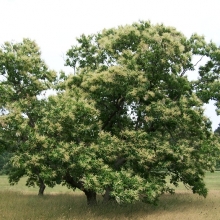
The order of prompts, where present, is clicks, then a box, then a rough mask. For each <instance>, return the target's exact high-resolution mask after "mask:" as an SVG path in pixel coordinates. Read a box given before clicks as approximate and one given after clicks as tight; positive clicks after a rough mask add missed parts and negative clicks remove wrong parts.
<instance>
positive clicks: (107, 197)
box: [103, 187, 115, 204]
mask: <svg viewBox="0 0 220 220" xmlns="http://www.w3.org/2000/svg"><path fill="white" fill-rule="evenodd" d="M110 193H111V187H107V188H106V190H105V194H104V195H103V203H104V204H108V203H109V202H114V201H115V198H114V197H113V196H111V195H110Z"/></svg>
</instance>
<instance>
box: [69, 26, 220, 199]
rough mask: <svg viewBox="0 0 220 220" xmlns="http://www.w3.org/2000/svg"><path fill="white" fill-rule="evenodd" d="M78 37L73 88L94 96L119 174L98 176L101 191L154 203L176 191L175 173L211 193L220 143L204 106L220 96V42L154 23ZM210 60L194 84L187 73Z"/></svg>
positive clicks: (72, 53) (108, 156)
mask: <svg viewBox="0 0 220 220" xmlns="http://www.w3.org/2000/svg"><path fill="white" fill-rule="evenodd" d="M77 40H78V44H77V45H76V46H73V47H72V48H71V49H70V50H69V51H68V52H67V59H66V65H69V66H72V67H73V68H74V71H75V74H74V75H73V76H69V77H68V78H69V79H68V82H67V84H66V85H67V88H68V89H70V90H71V88H72V86H73V89H74V88H75V86H77V87H79V88H80V89H82V90H83V91H85V92H87V93H89V97H90V98H91V99H93V100H95V102H96V104H95V107H96V108H97V109H98V111H99V112H100V120H101V122H102V127H101V128H102V132H105V133H108V135H109V138H110V139H109V142H108V141H101V142H100V143H99V144H98V148H99V150H98V152H97V155H98V158H101V159H102V160H103V161H104V163H105V164H106V165H107V166H108V167H110V168H111V169H112V170H113V171H112V172H111V175H112V176H111V178H107V176H108V175H106V179H105V178H104V177H103V176H102V175H100V177H101V178H99V175H95V177H94V178H96V184H97V189H96V187H94V184H91V186H92V185H93V189H94V191H96V190H98V189H100V188H101V189H102V190H106V193H105V196H104V198H107V199H108V198H109V197H111V196H113V197H114V198H116V199H118V200H120V202H132V201H135V200H140V199H143V200H147V201H148V202H154V201H155V200H156V199H157V197H158V196H159V195H160V194H161V193H163V192H165V191H172V187H168V186H167V182H166V178H167V177H168V176H169V177H170V183H171V184H173V185H174V186H177V185H178V183H179V182H183V183H184V184H185V185H187V186H188V187H189V188H191V189H192V191H193V192H194V193H198V194H200V195H203V196H206V195H207V189H206V187H205V184H204V181H203V178H204V175H205V172H206V171H207V170H211V171H214V169H215V159H216V154H217V153H218V150H219V148H218V146H219V145H218V143H217V142H216V140H215V137H214V136H213V132H212V130H211V122H210V120H209V119H208V118H207V117H205V116H204V109H203V104H204V103H207V102H208V101H209V100H211V99H216V100H217V99H218V97H219V92H218V91H219V90H217V88H219V49H218V48H217V46H216V45H215V44H214V43H212V42H210V43H207V42H205V40H204V37H202V36H198V35H197V34H193V35H192V36H191V37H190V38H186V37H185V36H184V35H183V34H182V33H180V32H178V31H177V30H176V29H175V28H172V27H166V26H164V25H151V24H150V23H149V22H139V23H134V24H133V25H127V26H122V27H118V28H113V29H108V30H103V31H102V32H100V33H98V34H95V35H89V36H85V35H82V36H81V37H80V38H78V39H77ZM203 57H206V60H208V61H206V63H205V64H203V65H201V66H200V68H199V77H198V80H196V81H190V80H189V79H188V77H187V75H188V74H195V72H194V70H195V68H196V66H199V65H200V62H199V61H201V60H202V59H203ZM104 136H105V135H104ZM105 138H106V136H105ZM105 138H104V139H105ZM112 138H113V139H114V140H115V141H116V140H117V141H116V143H117V144H116V143H115V144H113V146H112V144H111V143H114V141H113V140H111V139H112ZM107 139H108V138H107ZM105 140H106V139H105ZM73 176H74V174H73ZM119 176H120V180H118V181H117V180H116V179H117V178H119ZM91 179H93V178H91Z"/></svg>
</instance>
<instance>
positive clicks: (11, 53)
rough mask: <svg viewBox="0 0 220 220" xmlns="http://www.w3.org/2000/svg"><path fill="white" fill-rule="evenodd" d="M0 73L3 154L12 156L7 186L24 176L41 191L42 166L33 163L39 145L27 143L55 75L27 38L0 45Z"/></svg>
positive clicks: (39, 117) (0, 132)
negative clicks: (4, 152)
mask: <svg viewBox="0 0 220 220" xmlns="http://www.w3.org/2000/svg"><path fill="white" fill-rule="evenodd" d="M0 74H1V75H0V77H1V78H0V79H1V81H0V83H1V84H0V91H1V99H0V107H1V115H0V122H1V128H0V137H1V138H2V140H3V141H4V147H5V148H6V151H7V152H12V153H13V155H14V156H13V157H12V158H11V160H10V163H11V169H10V172H9V180H10V183H11V184H15V183H17V182H18V181H19V179H20V177H22V176H23V175H27V176H28V177H29V178H28V180H27V185H33V184H35V183H37V185H39V186H42V187H43V188H44V184H43V180H42V178H41V176H40V173H41V167H40V165H38V164H35V162H34V157H35V156H36V155H35V154H37V153H38V152H39V151H40V150H41V146H34V145H32V143H31V142H29V140H30V139H31V137H32V135H33V133H34V129H35V124H36V122H37V121H39V120H41V117H42V114H41V111H40V109H41V106H42V105H43V103H44V102H45V100H41V99H39V97H40V96H41V95H42V94H43V93H44V92H45V91H46V90H47V89H49V88H51V83H52V82H53V81H54V79H55V77H56V75H55V73H54V72H53V71H49V70H48V68H47V66H46V64H45V63H44V61H43V60H42V59H41V58H40V50H39V47H38V46H37V44H36V43H35V42H34V41H31V40H29V39H24V40H23V41H22V42H21V43H13V42H12V43H9V42H6V43H5V44H4V45H2V47H1V49H0ZM43 188H41V190H40V191H39V193H40V194H42V193H43V190H42V189H43Z"/></svg>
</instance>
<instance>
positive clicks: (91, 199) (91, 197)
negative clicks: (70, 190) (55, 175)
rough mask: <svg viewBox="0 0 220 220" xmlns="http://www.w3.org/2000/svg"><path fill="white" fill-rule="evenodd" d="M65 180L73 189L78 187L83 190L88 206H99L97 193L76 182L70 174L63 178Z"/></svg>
mask: <svg viewBox="0 0 220 220" xmlns="http://www.w3.org/2000/svg"><path fill="white" fill-rule="evenodd" d="M63 178H64V180H65V181H66V182H67V183H68V184H69V185H70V186H72V187H76V188H78V189H80V190H82V191H83V192H84V193H85V195H86V198H87V204H88V205H91V206H92V205H96V204H97V200H96V192H94V191H91V190H87V189H85V188H84V186H83V183H82V182H80V181H78V182H77V181H75V180H74V179H73V178H72V177H71V176H70V174H69V172H67V173H66V175H65V176H64V177H63Z"/></svg>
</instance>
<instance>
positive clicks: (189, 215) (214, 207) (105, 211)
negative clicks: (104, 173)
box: [0, 172, 220, 220]
mask: <svg viewBox="0 0 220 220" xmlns="http://www.w3.org/2000/svg"><path fill="white" fill-rule="evenodd" d="M206 183H207V186H208V188H209V195H208V197H207V198H206V199H204V198H203V197H200V196H198V195H194V194H192V193H190V192H189V191H187V190H186V189H184V187H183V186H180V187H179V189H178V190H177V191H176V194H175V195H163V196H162V197H161V198H160V201H159V204H158V206H153V205H149V204H143V203H138V204H135V205H128V206H119V205H108V206H103V205H101V204H99V205H98V206H96V207H92V208H90V207H88V206H87V205H86V199H85V196H84V195H83V194H81V193H80V192H74V193H73V192H72V191H71V190H68V189H67V188H66V187H62V186H57V187H55V188H53V189H49V188H47V189H46V191H45V196H43V197H39V196H37V191H38V189H37V188H36V189H33V188H27V187H26V186H25V179H22V180H21V182H20V183H19V184H18V185H16V186H9V184H8V182H7V177H6V176H0V220H4V219H6V220H8V219H14V220H15V219H16V220H20V219H21V220H23V219H24V220H27V219H31V220H32V219H33V220H35V219H41V220H43V219H79V220H81V219H88V220H89V219H100V220H101V219H112V220H113V219H115V220H116V219H117V220H125V219H132V220H133V219H140V220H141V219H147V220H148V219H153V220H155V219H158V220H167V219H178V220H181V219H184V220H186V219H189V220H191V219H193V220H197V219H199V220H200V219H201V220H203V219H206V220H207V219H210V220H220V172H216V173H213V174H210V173H207V176H206Z"/></svg>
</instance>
